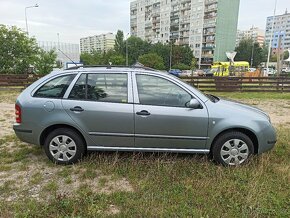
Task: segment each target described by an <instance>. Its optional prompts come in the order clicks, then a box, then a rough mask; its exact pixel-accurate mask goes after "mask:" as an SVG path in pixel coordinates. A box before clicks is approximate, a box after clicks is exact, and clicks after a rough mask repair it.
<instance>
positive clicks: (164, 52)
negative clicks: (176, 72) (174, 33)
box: [150, 42, 170, 69]
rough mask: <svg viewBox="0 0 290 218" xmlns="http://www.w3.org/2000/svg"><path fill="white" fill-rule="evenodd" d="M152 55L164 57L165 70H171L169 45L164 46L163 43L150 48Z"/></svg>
mask: <svg viewBox="0 0 290 218" xmlns="http://www.w3.org/2000/svg"><path fill="white" fill-rule="evenodd" d="M150 52H151V53H156V54H158V55H159V56H161V57H162V59H163V62H164V65H165V68H166V69H169V68H170V66H169V65H170V63H169V62H170V61H169V60H170V46H169V44H162V43H161V42H158V43H155V44H153V45H152V46H151V48H150Z"/></svg>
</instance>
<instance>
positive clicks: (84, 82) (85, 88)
mask: <svg viewBox="0 0 290 218" xmlns="http://www.w3.org/2000/svg"><path fill="white" fill-rule="evenodd" d="M68 98H69V99H78V100H90V101H101V102H114V103H127V102H128V76H127V74H120V73H119V74H117V73H116V74H99V73H98V74H82V75H81V76H80V78H79V79H78V81H77V82H76V84H75V85H74V87H73V89H72V91H71V93H70V95H69V97H68Z"/></svg>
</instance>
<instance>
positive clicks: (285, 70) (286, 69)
mask: <svg viewBox="0 0 290 218" xmlns="http://www.w3.org/2000/svg"><path fill="white" fill-rule="evenodd" d="M282 73H290V67H283V68H282Z"/></svg>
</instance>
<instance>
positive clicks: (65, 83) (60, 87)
mask: <svg viewBox="0 0 290 218" xmlns="http://www.w3.org/2000/svg"><path fill="white" fill-rule="evenodd" d="M74 77H75V74H70V75H65V76H60V77H57V78H55V79H52V80H50V81H49V82H47V83H45V84H44V85H43V86H42V87H40V88H39V89H38V90H37V91H36V92H35V93H34V95H33V97H40V98H62V97H63V96H64V93H65V92H66V90H67V88H68V87H69V85H70V83H71V82H72V80H73V79H74Z"/></svg>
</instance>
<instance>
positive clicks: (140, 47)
mask: <svg viewBox="0 0 290 218" xmlns="http://www.w3.org/2000/svg"><path fill="white" fill-rule="evenodd" d="M127 41H128V42H127V43H128V56H129V64H130V65H132V64H135V63H136V61H137V60H138V57H139V56H141V55H143V54H147V53H149V51H150V47H151V44H150V43H149V42H147V41H143V40H142V39H140V38H138V37H135V36H131V37H129V38H128V39H127Z"/></svg>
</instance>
